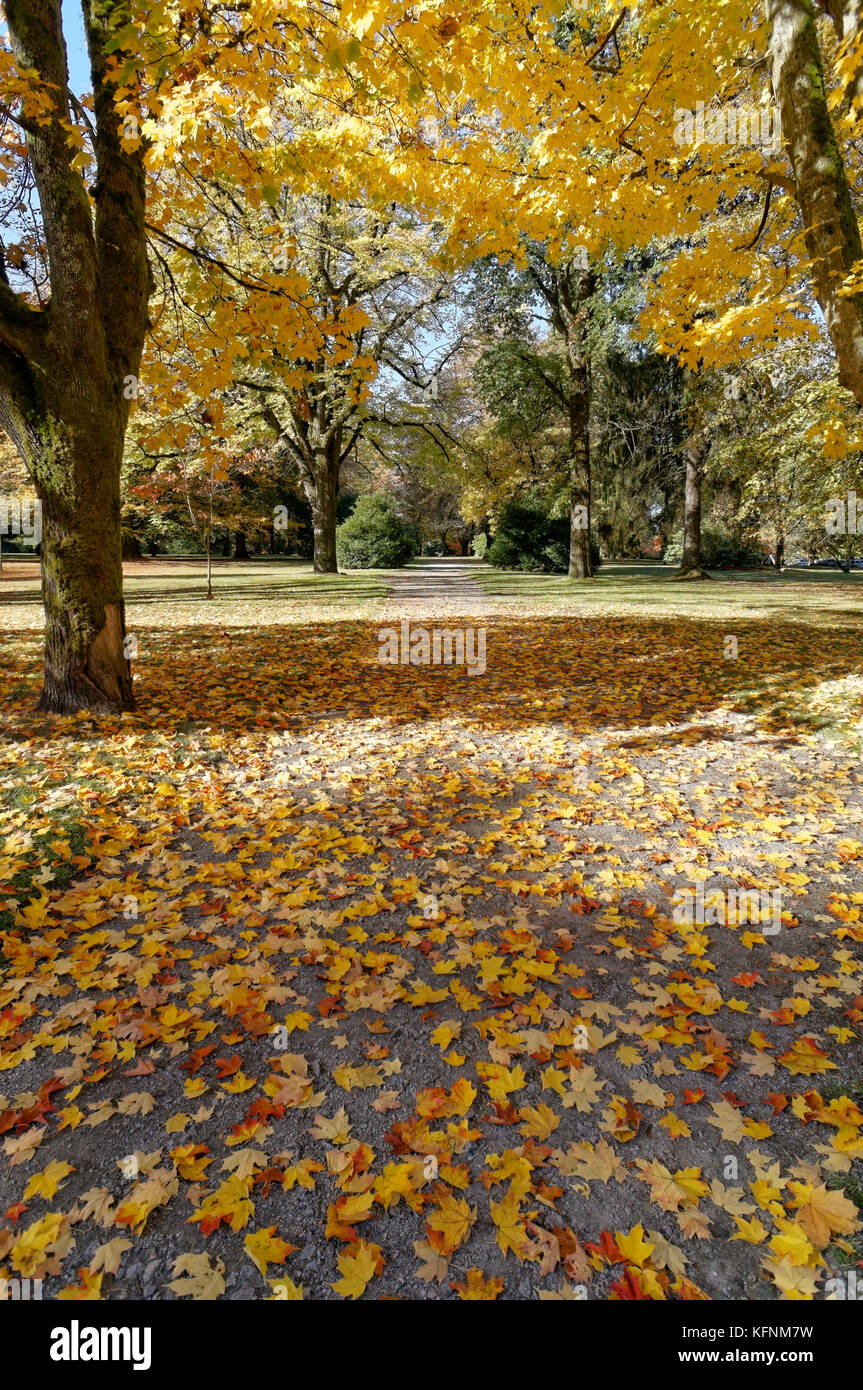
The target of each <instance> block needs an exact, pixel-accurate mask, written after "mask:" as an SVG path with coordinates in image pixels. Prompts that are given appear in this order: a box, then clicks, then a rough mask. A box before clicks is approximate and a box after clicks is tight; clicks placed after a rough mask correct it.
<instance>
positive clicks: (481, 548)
mask: <svg viewBox="0 0 863 1390" xmlns="http://www.w3.org/2000/svg"><path fill="white" fill-rule="evenodd" d="M470 550H471V554H472V555H475V556H476V558H477V559H478V560H484V559H485V553H486V551H487V550H488V536H487V535H486V534H485V531H477V533H476V535H475V536H474V538H473V540H472V541H471V543H470Z"/></svg>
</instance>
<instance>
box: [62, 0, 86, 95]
mask: <svg viewBox="0 0 863 1390" xmlns="http://www.w3.org/2000/svg"><path fill="white" fill-rule="evenodd" d="M63 33H64V34H65V36H66V53H67V56H68V59H69V85H70V87H71V88H72V91H73V92H74V93H75V95H76V96H82V95H83V93H84V92H89V90H90V85H91V84H90V63H89V61H88V58H87V45H86V44H85V42H84V25H83V22H82V19H81V5H80V3H79V0H66V3H65V4H64V6H63Z"/></svg>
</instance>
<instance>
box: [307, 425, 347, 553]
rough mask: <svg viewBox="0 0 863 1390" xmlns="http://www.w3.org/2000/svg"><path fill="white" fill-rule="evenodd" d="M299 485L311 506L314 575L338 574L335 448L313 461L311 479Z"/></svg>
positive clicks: (337, 493)
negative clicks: (302, 487)
mask: <svg viewBox="0 0 863 1390" xmlns="http://www.w3.org/2000/svg"><path fill="white" fill-rule="evenodd" d="M303 486H304V489H305V493H306V497H307V498H308V502H309V506H310V507H311V509H312V531H313V533H314V538H315V552H314V560H313V566H314V571H315V574H338V572H339V567H338V563H337V561H336V502H337V500H338V495H339V450H338V448H332V447H331V448H329V449H327V450H326V452H325V453H324V454H322V455H319V456H318V458H317V459H316V460H315V467H314V470H313V475H312V478H311V479H308V478H307V477H306V476H305V475H304V477H303Z"/></svg>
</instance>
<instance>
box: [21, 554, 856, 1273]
mask: <svg viewBox="0 0 863 1390" xmlns="http://www.w3.org/2000/svg"><path fill="white" fill-rule="evenodd" d="M225 582H227V581H225ZM708 588H709V586H703V588H701V589H700V592H705V591H706V590H707V589H708ZM639 592H640V591H639ZM678 592H679V590H678V591H676V592H675V595H674V596H671V597H669V599H668V602H667V609H668V611H666V612H665V614H664V615H663V614H662V613H661V612H659V613H658V612H657V611H656V609H655V607H654V608H651V611H650V612H644V611H635V609H633V611H630V612H626V611H623V612H612V613H610V614H609V613H603V612H602V611H601V607H600V606H599V605H595V606H594V607H593V609H590V610H587V609H583V610H582V611H581V612H579V613H578V614H577V615H567V614H554V615H549V614H548V613H547V612H546V613H543V612H542V611H541V609H540V608H539V607H538V606H535V607H534V609H533V610H531V608H530V605H529V604H526V603H525V602H524V601H520V602H519V604H518V605H517V610H518V611H514V610H512V609H510V610H507V607H506V604H498V605H494V604H492V605H491V607H492V608H493V612H491V613H490V615H489V616H488V618H487V619H486V620H485V622H486V626H487V629H488V638H487V671H486V673H485V674H484V675H482V676H470V675H468V673H467V671H466V670H465V669H464V668H458V667H439V668H435V667H410V666H395V667H393V666H386V665H380V664H379V663H378V661H377V654H378V630H379V627H380V625H381V622H383V621H387V622H388V621H390V620H391V619H390V618H389V617H387V618H386V619H383V618H378V617H377V616H376V610H375V609H374V608H369V601H370V599H373V598H374V594H372V595H365V596H364V597H363V598H362V599H361V604H365V606H366V608H367V610H368V611H367V616H365V617H363V616H355V615H354V614H353V610H351V615H350V616H347V615H346V614H345V612H344V611H342V609H340V608H339V605H338V603H336V604H335V605H334V606H333V607H332V608H331V609H328V610H327V612H323V611H322V612H321V613H320V615H319V617H318V618H317V620H315V621H307V620H305V617H304V615H301V620H300V621H293V622H292V623H288V622H287V621H285V620H283V619H281V618H280V619H279V623H280V624H281V625H278V624H277V622H276V621H274V619H273V614H272V608H271V607H270V606H268V605H267V604H266V603H259V604H257V605H256V603H255V602H254V601H253V600H254V596H252V598H250V599H248V600H246V599H244V598H243V596H242V595H235V596H233V597H231V596H229V595H227V594H226V595H224V596H223V600H224V601H223V604H222V606H221V607H218V606H217V607H216V609H213V610H210V613H209V623H210V626H209V627H202V626H200V625H197V624H196V625H194V626H184V625H183V624H182V622H178V621H177V611H176V607H172V606H171V604H170V603H169V602H167V601H166V602H165V603H164V604H162V603H159V602H157V601H156V600H155V599H150V600H147V602H146V604H142V605H141V607H140V609H138V610H137V611H136V609H135V604H134V595H133V596H132V605H131V607H130V613H131V616H132V620H133V622H132V625H133V627H136V628H137V629H139V630H145V634H146V641H144V640H142V642H141V651H140V656H139V660H138V662H137V666H136V677H137V689H138V697H139V711H138V712H137V713H136V714H133V715H128V716H124V717H123V718H122V719H121V720H112V719H93V718H92V717H89V716H81V717H77V718H73V719H66V720H62V719H57V718H52V719H50V720H48V719H44V718H42V717H40V716H37V715H35V714H34V712H33V710H34V703H35V696H36V693H37V692H38V685H39V658H40V638H39V633H38V631H36V630H34V628H33V627H30V626H27V625H26V624H25V623H24V622H23V621H21V614H20V612H18V611H17V610H16V609H15V608H13V607H11V606H10V607H7V608H6V610H5V612H6V619H7V621H6V623H5V627H6V631H5V634H4V656H5V658H6V659H5V661H4V665H3V669H2V673H0V701H2V706H3V709H4V712H5V718H4V725H3V741H2V764H0V805H2V807H3V815H4V828H5V830H6V832H7V833H6V839H5V844H4V846H3V849H2V851H0V913H5V916H4V917H3V918H2V919H0V920H2V921H3V922H5V930H4V931H3V933H2V939H0V946H2V952H3V955H2V956H0V1092H2V1094H0V1145H2V1154H0V1213H2V1212H5V1216H2V1215H0V1277H29V1278H42V1279H43V1280H44V1281H45V1297H48V1298H50V1297H56V1296H61V1297H72V1298H78V1297H81V1298H95V1297H102V1298H106V1297H107V1298H141V1297H145V1298H173V1297H181V1296H189V1297H199V1298H216V1297H225V1298H234V1299H252V1298H285V1297H287V1298H298V1297H300V1296H303V1297H306V1298H337V1297H359V1296H362V1295H363V1294H364V1295H365V1297H367V1298H379V1297H402V1298H456V1297H460V1298H494V1297H498V1296H499V1297H503V1298H526V1299H529V1298H534V1297H537V1296H539V1297H554V1298H559V1297H564V1298H574V1297H582V1296H585V1295H586V1296H587V1297H588V1298H601V1299H607V1298H626V1299H631V1298H649V1299H661V1298H672V1299H673V1298H704V1297H707V1298H738V1299H739V1298H767V1299H769V1298H775V1297H784V1298H812V1297H823V1296H824V1285H825V1282H826V1280H827V1279H829V1278H831V1277H834V1276H835V1275H837V1274H841V1273H842V1271H843V1270H844V1269H847V1268H849V1267H851V1266H853V1265H855V1264H858V1263H861V1262H863V1240H861V1232H863V1217H861V1210H860V1206H861V1204H863V1084H861V1082H863V1067H861V1043H860V1037H861V1031H863V951H861V947H863V916H861V908H863V843H861V802H863V787H861V774H860V763H859V747H860V732H861V722H860V721H861V713H863V696H861V690H862V689H863V684H861V676H860V668H861V658H860V635H861V626H860V622H859V618H856V617H855V616H854V615H853V614H852V615H850V616H848V615H846V616H845V617H844V620H843V621H842V622H839V621H835V620H834V621H833V622H825V621H824V616H823V613H820V612H819V610H818V606H817V605H818V604H819V603H821V602H822V601H823V600H822V599H818V600H817V601H816V604H814V605H812V606H811V607H809V608H805V609H804V611H803V612H802V614H800V613H798V614H795V621H784V622H783V621H782V620H781V618H780V617H777V616H776V615H775V614H773V615H772V616H771V617H770V619H769V620H767V619H765V618H752V617H747V616H745V614H744V613H742V612H737V613H736V614H735V617H734V626H733V629H732V630H733V631H734V633H735V634H736V635H737V637H738V640H739V657H738V660H736V661H733V660H728V659H726V658H725V657H724V655H723V649H724V639H725V636H726V634H727V633H728V631H729V627H728V622H727V620H725V621H723V619H722V617H721V616H709V617H708V616H704V617H699V616H696V615H692V614H685V613H680V612H675V611H672V610H673V605H674V603H676V602H678V599H677V597H676V594H677V593H678ZM690 592H691V590H690ZM719 592H720V586H718V585H717V587H716V589H713V590H712V596H711V598H710V600H709V601H710V602H711V603H717V602H719V600H718V598H717V594H718V593H719ZM831 592H832V591H831ZM794 593H795V594H796V593H797V590H796V589H795V590H794ZM679 601H680V602H683V603H690V602H691V600H690V598H689V597H688V596H686V597H685V598H683V599H681V600H679ZM345 602H346V603H347V602H353V600H352V599H350V593H349V589H348V590H346V596H345ZM661 602H662V601H661V599H659V598H657V599H653V600H652V603H653V604H655V605H659V606H660V607H661ZM232 603H236V604H239V605H240V606H239V609H238V614H239V616H238V615H237V613H234V612H233V610H230V605H231V604H232ZM452 606H453V605H452V603H450V604H449V605H448V607H449V608H450V609H451V608H452ZM720 606H721V605H720ZM415 609H416V602H414V610H415ZM145 610H146V619H145V618H144V617H143V614H144V612H145ZM229 610H230V611H229ZM357 611H359V612H360V614H361V613H362V608H360V609H359V610H357ZM380 611H381V612H387V613H388V614H389V613H391V612H392V611H394V605H393V601H391V602H390V604H389V605H388V607H387V608H386V609H382V610H380ZM10 615H14V616H13V621H12V622H11V623H10V622H9V617H10ZM410 616H411V622H412V624H414V625H417V624H419V623H420V621H421V614H420V613H418V612H416V611H412V612H411V615H410ZM434 617H435V613H434V611H431V612H430V615H429V619H428V622H427V625H428V626H430V625H431V624H432V622H433V621H434ZM446 621H447V623H448V624H449V625H450V626H452V625H453V623H454V621H455V619H454V617H453V615H452V612H451V611H450V612H447V614H446ZM468 621H469V622H471V623H472V624H474V625H476V623H477V617H476V614H475V613H471V615H470V617H469V618H467V617H466V618H465V622H468ZM255 622H257V623H258V624H261V625H255ZM145 623H146V627H145V628H144V624H145ZM699 881H703V882H704V884H705V888H706V890H708V891H709V890H714V889H716V890H726V889H729V888H732V887H735V886H739V887H752V888H763V889H768V890H772V891H776V890H780V891H781V894H782V905H783V918H782V929H781V931H780V933H779V934H778V935H769V934H768V935H765V934H763V933H762V932H761V931H760V930H759V924H758V923H747V922H737V921H735V920H733V914H732V920H730V921H710V922H707V923H706V924H701V925H699V924H697V923H693V924H688V923H686V922H678V921H676V920H675V918H674V914H673V912H672V897H673V895H674V892H675V890H676V889H677V888H680V887H682V886H686V885H690V886H692V885H695V884H696V883H697V882H699Z"/></svg>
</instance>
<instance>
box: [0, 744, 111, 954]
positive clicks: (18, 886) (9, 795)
mask: <svg viewBox="0 0 863 1390" xmlns="http://www.w3.org/2000/svg"><path fill="white" fill-rule="evenodd" d="M40 770H41V769H40V765H39V764H38V763H36V762H33V763H31V764H29V765H26V764H25V765H23V766H22V767H21V768H20V780H19V778H16V780H15V781H14V782H6V783H0V820H2V823H3V826H4V828H5V831H6V834H7V835H9V836H11V835H12V833H13V832H14V831H15V830H16V829H18V830H21V829H23V828H24V827H25V826H26V824H27V818H28V813H29V812H30V811H31V809H32V808H33V807H34V805H35V804H36V803H37V802H38V799H39V794H38V793H37V792H35V791H33V790H32V788H31V783H32V782H34V781H35V780H36V779H37V777H38V776H39V773H40ZM88 785H89V786H92V785H93V783H92V780H91V781H90V782H89V783H88ZM30 834H31V838H32V844H31V845H30V846H29V848H27V849H26V850H22V853H21V857H22V859H23V860H24V863H23V864H22V867H21V868H20V869H19V870H18V872H17V873H15V874H13V876H12V878H11V879H10V880H9V881H7V882H6V883H0V932H2V931H8V930H9V929H10V928H11V927H12V925H13V923H14V920H15V913H16V912H17V910H18V909H17V908H16V907H4V906H3V903H4V902H6V901H7V900H9V899H17V900H18V903H19V906H21V907H24V906H26V904H27V903H28V902H29V901H30V900H31V899H32V898H33V897H37V896H38V894H39V891H40V890H41V889H42V888H43V887H47V886H50V887H52V888H65V886H66V885H67V884H68V883H71V881H72V879H73V878H74V877H75V876H76V875H78V874H80V873H81V870H82V868H84V867H85V864H84V862H83V861H85V860H87V858H88V856H87V833H86V829H85V827H84V824H83V822H82V820H81V818H80V808H79V806H78V805H77V804H76V803H75V802H72V803H70V804H69V805H67V806H58V807H57V808H56V809H55V810H53V811H52V813H51V825H50V828H49V827H45V828H43V829H31V831H30ZM52 840H53V841H61V842H62V841H65V842H66V843H67V844H68V846H69V856H70V857H69V858H66V857H65V856H63V855H61V854H59V853H58V852H57V850H56V849H54V848H52V845H51V841H52Z"/></svg>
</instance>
